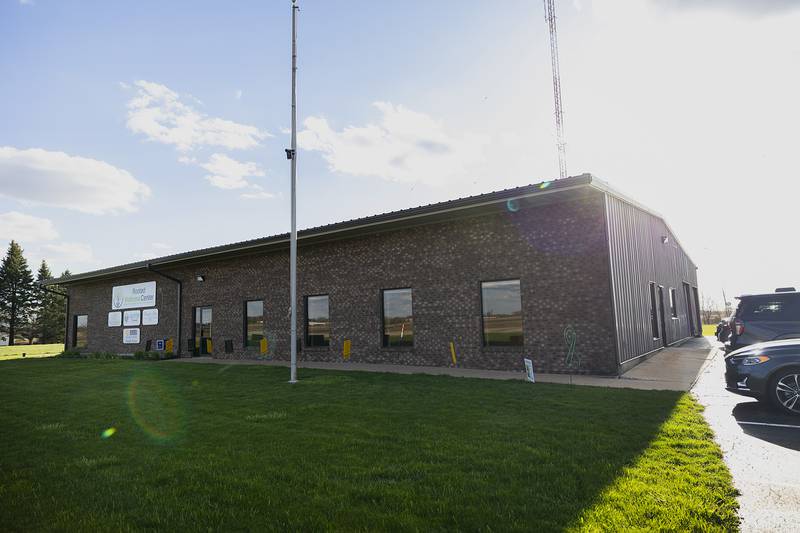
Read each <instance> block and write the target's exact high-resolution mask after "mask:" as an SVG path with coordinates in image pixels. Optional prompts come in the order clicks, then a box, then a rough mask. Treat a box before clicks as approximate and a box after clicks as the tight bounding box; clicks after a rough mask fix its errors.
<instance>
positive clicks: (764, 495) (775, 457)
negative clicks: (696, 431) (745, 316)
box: [692, 344, 800, 531]
mask: <svg viewBox="0 0 800 533" xmlns="http://www.w3.org/2000/svg"><path fill="white" fill-rule="evenodd" d="M719 346H721V345H719V344H716V347H714V348H712V350H714V354H713V358H711V360H710V362H709V364H708V365H707V366H706V367H705V369H704V370H703V372H702V373H701V375H700V377H699V379H698V381H697V383H696V384H695V386H694V388H693V389H692V393H693V394H694V395H695V396H696V397H697V399H698V400H699V401H700V403H701V404H703V405H704V406H705V413H704V414H705V417H706V420H707V421H708V423H709V424H710V425H711V428H712V429H713V430H714V433H715V437H716V441H717V442H718V443H719V445H720V447H721V448H722V452H723V454H724V458H725V462H726V463H727V465H728V468H729V469H730V471H731V474H732V475H733V484H734V485H735V486H736V488H737V489H739V491H740V492H741V496H740V497H739V504H740V511H739V514H740V516H741V518H742V524H741V527H742V531H800V416H792V415H788V414H786V415H785V414H783V413H781V412H778V411H775V410H773V409H772V408H770V407H768V406H767V405H764V404H762V403H760V402H758V401H756V400H754V399H751V398H747V397H744V396H739V395H737V394H733V393H731V392H728V391H726V390H725V379H724V373H725V362H724V359H723V358H724V353H723V351H722V349H721V348H719Z"/></svg>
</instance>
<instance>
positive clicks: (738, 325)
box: [733, 318, 744, 337]
mask: <svg viewBox="0 0 800 533" xmlns="http://www.w3.org/2000/svg"><path fill="white" fill-rule="evenodd" d="M733 330H734V331H735V332H736V336H737V337H741V336H742V334H743V333H744V322H742V321H741V320H739V319H738V318H737V319H736V320H734V321H733Z"/></svg>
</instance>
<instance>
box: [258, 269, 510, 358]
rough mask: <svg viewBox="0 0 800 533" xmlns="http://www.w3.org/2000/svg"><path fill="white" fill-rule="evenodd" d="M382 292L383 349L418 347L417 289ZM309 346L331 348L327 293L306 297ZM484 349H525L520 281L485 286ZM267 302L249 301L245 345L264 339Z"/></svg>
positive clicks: (483, 307) (507, 281)
mask: <svg viewBox="0 0 800 533" xmlns="http://www.w3.org/2000/svg"><path fill="white" fill-rule="evenodd" d="M381 292H382V298H381V299H382V312H381V314H382V323H383V326H382V327H383V331H382V336H383V338H382V343H383V346H385V347H387V348H390V347H403V346H413V345H414V312H413V304H412V300H413V296H412V295H413V289H411V288H402V289H384V290H383V291H381ZM305 302H306V306H305V308H306V316H305V344H306V346H309V347H324V346H330V343H331V314H330V297H329V295H327V294H319V295H314V296H306V299H305ZM481 308H482V316H483V344H484V346H522V344H523V336H522V300H521V295H520V284H519V280H518V279H517V280H505V281H487V282H483V283H481ZM265 325H266V322H265V320H264V302H263V301H261V300H251V301H248V302H245V319H244V338H245V346H247V347H257V346H259V343H260V342H261V339H263V338H264V331H265Z"/></svg>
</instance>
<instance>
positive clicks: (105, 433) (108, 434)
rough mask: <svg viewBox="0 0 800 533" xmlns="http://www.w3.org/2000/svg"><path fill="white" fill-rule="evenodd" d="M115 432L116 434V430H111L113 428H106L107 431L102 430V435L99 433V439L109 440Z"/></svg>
mask: <svg viewBox="0 0 800 533" xmlns="http://www.w3.org/2000/svg"><path fill="white" fill-rule="evenodd" d="M116 432H117V428H113V427H112V428H107V429H104V430H103V432H102V433H100V438H101V439H109V438H111V436H112V435H114V433H116Z"/></svg>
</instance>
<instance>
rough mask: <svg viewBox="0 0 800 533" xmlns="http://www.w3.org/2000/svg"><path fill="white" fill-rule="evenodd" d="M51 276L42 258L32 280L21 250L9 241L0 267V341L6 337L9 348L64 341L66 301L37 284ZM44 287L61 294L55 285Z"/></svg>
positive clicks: (66, 273) (65, 273)
mask: <svg viewBox="0 0 800 533" xmlns="http://www.w3.org/2000/svg"><path fill="white" fill-rule="evenodd" d="M68 275H69V270H65V271H64V273H63V274H61V276H62V277H63V276H68ZM52 277H53V275H52V273H51V272H50V267H48V266H47V262H46V261H45V260H44V259H43V260H42V264H41V265H40V266H39V271H38V272H37V273H36V279H34V277H33V273H32V272H31V269H30V268H29V267H28V261H27V260H26V259H25V256H24V255H23V250H22V247H21V246H20V245H19V244H18V243H17V242H16V241H13V240H12V241H11V244H10V245H9V246H8V251H7V252H6V255H5V257H4V258H3V262H2V264H0V338H2V337H7V338H8V344H9V345H10V346H13V345H14V344H19V343H20V342H25V343H27V344H33V343H34V341H36V342H38V343H40V344H52V343H57V342H64V321H65V319H66V309H65V304H66V298H65V297H64V296H61V295H59V294H54V293H53V292H49V291H47V290H45V289H44V288H43V287H42V285H41V283H42V282H43V281H44V280H47V279H50V278H52ZM48 288H49V289H50V290H53V291H58V292H64V291H63V289H61V288H59V286H58V285H54V286H51V287H48Z"/></svg>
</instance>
